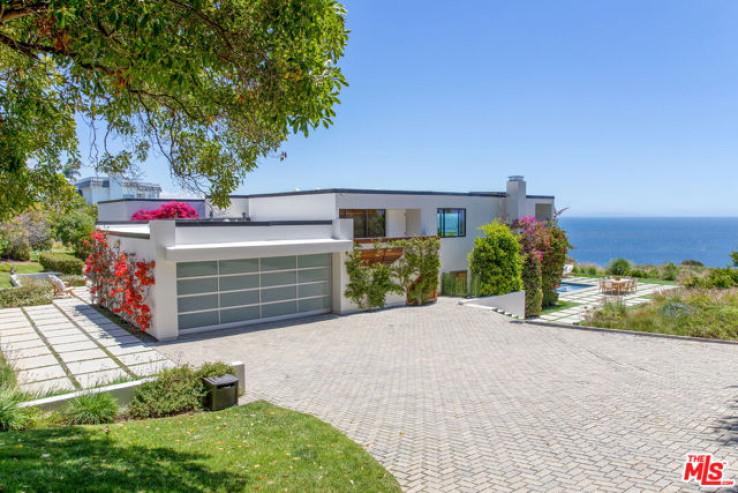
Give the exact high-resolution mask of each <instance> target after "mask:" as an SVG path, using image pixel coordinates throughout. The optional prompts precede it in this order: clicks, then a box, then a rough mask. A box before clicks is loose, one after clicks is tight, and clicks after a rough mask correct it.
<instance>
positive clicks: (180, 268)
mask: <svg viewBox="0 0 738 493" xmlns="http://www.w3.org/2000/svg"><path fill="white" fill-rule="evenodd" d="M217 274H218V262H215V261H212V262H179V263H178V264H177V277H200V276H215V275H217Z"/></svg>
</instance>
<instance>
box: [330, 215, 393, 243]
mask: <svg viewBox="0 0 738 493" xmlns="http://www.w3.org/2000/svg"><path fill="white" fill-rule="evenodd" d="M348 211H352V212H357V211H362V213H363V215H364V231H363V234H362V235H361V236H356V221H354V239H355V240H361V239H367V238H386V237H387V209H339V211H338V217H340V218H341V219H353V218H354V215H353V214H351V215H349V214H348ZM369 211H375V212H377V213H381V215H382V219H383V221H382V234H381V235H379V236H369V217H370V216H369Z"/></svg>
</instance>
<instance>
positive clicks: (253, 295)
mask: <svg viewBox="0 0 738 493" xmlns="http://www.w3.org/2000/svg"><path fill="white" fill-rule="evenodd" d="M258 304H259V291H258V290H256V291H235V292H233V293H221V294H220V306H221V308H223V307H231V306H243V305H258Z"/></svg>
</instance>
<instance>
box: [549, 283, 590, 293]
mask: <svg viewBox="0 0 738 493" xmlns="http://www.w3.org/2000/svg"><path fill="white" fill-rule="evenodd" d="M591 287H592V286H590V285H589V284H576V283H573V282H562V283H561V285H560V286H559V287H558V288H556V292H558V293H570V292H572V291H579V290H580V289H587V288H591Z"/></svg>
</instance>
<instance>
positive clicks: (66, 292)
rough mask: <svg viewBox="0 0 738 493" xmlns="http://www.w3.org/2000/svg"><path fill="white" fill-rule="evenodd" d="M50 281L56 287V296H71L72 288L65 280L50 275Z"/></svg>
mask: <svg viewBox="0 0 738 493" xmlns="http://www.w3.org/2000/svg"><path fill="white" fill-rule="evenodd" d="M49 281H51V285H52V286H53V287H54V298H66V297H68V296H71V292H72V288H71V287H69V286H67V285H66V284H64V281H62V280H61V279H59V278H58V277H56V276H53V275H52V276H49Z"/></svg>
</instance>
